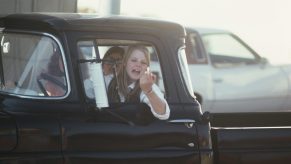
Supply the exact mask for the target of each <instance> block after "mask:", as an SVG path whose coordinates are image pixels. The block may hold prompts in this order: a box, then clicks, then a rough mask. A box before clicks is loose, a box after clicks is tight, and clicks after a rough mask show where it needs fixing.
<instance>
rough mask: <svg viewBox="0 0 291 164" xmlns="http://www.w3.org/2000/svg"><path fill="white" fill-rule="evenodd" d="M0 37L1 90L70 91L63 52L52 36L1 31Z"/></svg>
mask: <svg viewBox="0 0 291 164" xmlns="http://www.w3.org/2000/svg"><path fill="white" fill-rule="evenodd" d="M0 38H1V60H0V61H1V62H0V64H1V63H2V64H1V68H0V70H1V88H0V92H2V93H6V94H13V95H19V96H29V97H30V96H33V97H41V98H44V97H63V96H65V95H66V94H67V93H68V82H67V76H66V73H65V63H64V60H63V56H62V52H61V49H60V47H59V46H58V44H57V42H56V41H55V40H53V39H52V37H49V36H46V35H36V34H21V33H0Z"/></svg>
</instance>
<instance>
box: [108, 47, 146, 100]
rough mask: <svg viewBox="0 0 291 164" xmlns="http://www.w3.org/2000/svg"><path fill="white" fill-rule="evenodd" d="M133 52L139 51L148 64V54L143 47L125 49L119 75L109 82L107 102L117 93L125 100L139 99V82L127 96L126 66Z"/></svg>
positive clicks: (127, 79)
mask: <svg viewBox="0 0 291 164" xmlns="http://www.w3.org/2000/svg"><path fill="white" fill-rule="evenodd" d="M135 50H139V51H141V52H143V53H144V55H145V58H146V62H147V65H149V64H150V53H149V50H148V49H147V48H146V47H145V46H141V45H134V46H130V47H129V48H128V49H127V51H126V53H125V55H124V58H123V60H122V67H121V69H120V71H119V74H118V75H117V77H116V78H114V79H113V80H112V81H111V83H112V86H111V83H110V86H109V90H108V92H109V93H108V96H109V100H110V99H111V98H110V96H114V95H115V96H116V95H118V92H120V93H121V94H123V95H124V96H125V98H126V99H136V98H138V99H139V94H140V92H141V89H140V86H139V81H138V82H137V83H136V85H135V88H134V89H133V91H132V92H130V94H129V91H128V86H129V85H130V80H129V76H128V75H127V72H126V64H127V62H128V60H129V58H130V56H131V55H132V53H133V51H135ZM114 81H115V82H114ZM114 92H115V93H114ZM115 96H114V97H115ZM113 99H116V98H113ZM111 100H112V99H111ZM113 101H116V100H113Z"/></svg>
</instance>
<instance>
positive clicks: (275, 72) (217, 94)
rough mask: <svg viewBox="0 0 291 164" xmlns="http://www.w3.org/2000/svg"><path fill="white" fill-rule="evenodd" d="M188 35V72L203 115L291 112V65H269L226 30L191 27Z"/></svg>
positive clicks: (188, 29) (264, 59)
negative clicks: (215, 113)
mask: <svg viewBox="0 0 291 164" xmlns="http://www.w3.org/2000/svg"><path fill="white" fill-rule="evenodd" d="M187 34H188V38H187V41H188V44H187V46H188V49H187V59H188V63H189V70H190V74H191V79H192V83H193V88H194V93H195V95H196V97H197V99H198V101H199V102H200V103H201V104H202V109H203V111H210V112H270V111H274V109H276V111H286V110H289V109H290V108H291V101H290V100H291V78H290V77H291V66H290V65H284V66H275V65H272V64H270V63H269V62H268V60H267V59H266V58H264V57H261V56H260V55H258V54H257V53H256V52H255V51H254V50H253V49H252V48H250V46H248V45H247V44H246V43H245V42H244V41H242V40H241V39H240V38H239V37H238V36H236V35H235V34H233V33H231V32H229V31H226V30H220V29H208V28H191V27H188V28H187ZM266 39H267V38H266ZM279 55H280V54H278V56H279Z"/></svg>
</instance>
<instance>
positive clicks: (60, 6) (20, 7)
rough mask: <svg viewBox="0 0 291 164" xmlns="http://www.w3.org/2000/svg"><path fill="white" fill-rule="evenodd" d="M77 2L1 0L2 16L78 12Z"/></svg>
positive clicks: (72, 0)
mask: <svg viewBox="0 0 291 164" xmlns="http://www.w3.org/2000/svg"><path fill="white" fill-rule="evenodd" d="M76 11H77V0H0V15H6V14H11V13H22V12H76Z"/></svg>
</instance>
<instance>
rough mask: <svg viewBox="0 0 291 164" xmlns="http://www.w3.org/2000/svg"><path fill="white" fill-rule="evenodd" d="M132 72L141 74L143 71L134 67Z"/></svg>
mask: <svg viewBox="0 0 291 164" xmlns="http://www.w3.org/2000/svg"><path fill="white" fill-rule="evenodd" d="M131 72H132V73H133V74H135V75H140V73H141V71H140V70H138V69H133V70H132V71H131Z"/></svg>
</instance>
